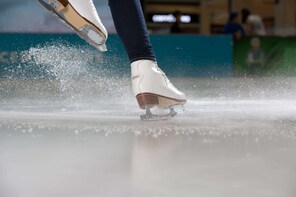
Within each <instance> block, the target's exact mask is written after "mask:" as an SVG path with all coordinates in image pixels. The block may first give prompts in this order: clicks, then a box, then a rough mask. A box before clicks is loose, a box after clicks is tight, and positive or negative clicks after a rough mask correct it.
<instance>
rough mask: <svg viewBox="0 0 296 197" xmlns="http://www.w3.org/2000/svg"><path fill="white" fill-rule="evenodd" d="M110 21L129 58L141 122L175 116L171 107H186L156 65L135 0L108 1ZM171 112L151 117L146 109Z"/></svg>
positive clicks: (138, 4) (184, 99) (180, 95)
mask: <svg viewBox="0 0 296 197" xmlns="http://www.w3.org/2000/svg"><path fill="white" fill-rule="evenodd" d="M109 5H110V9H111V12H112V16H113V21H114V24H115V27H116V30H117V33H118V35H119V37H120V38H121V40H122V42H123V44H124V46H125V49H126V52H127V54H128V56H129V59H130V62H131V68H132V84H133V90H134V94H135V96H136V98H137V101H138V104H139V106H140V108H141V109H146V115H145V116H142V117H141V118H142V119H145V120H146V119H154V118H156V119H166V118H169V117H172V116H175V115H176V113H175V112H174V110H173V109H172V107H173V106H175V105H182V104H185V103H186V97H185V95H184V94H183V93H182V92H180V91H179V90H178V89H177V88H175V87H174V85H173V84H172V83H171V82H170V81H169V80H168V78H167V77H166V76H165V74H164V73H163V72H162V71H161V69H160V68H159V67H158V66H157V64H156V58H155V55H154V51H153V49H152V46H151V43H150V40H149V35H148V31H147V27H146V23H145V20H144V15H143V11H142V8H141V4H140V1H139V0H109ZM154 106H158V107H159V108H171V110H170V113H169V114H168V115H167V116H154V115H153V114H151V113H150V108H152V107H154Z"/></svg>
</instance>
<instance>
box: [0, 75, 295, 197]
mask: <svg viewBox="0 0 296 197" xmlns="http://www.w3.org/2000/svg"><path fill="white" fill-rule="evenodd" d="M63 79H64V78H63ZM172 82H173V83H174V84H175V85H176V86H177V87H179V88H180V89H182V90H183V91H184V92H185V93H186V95H187V96H188V104H187V106H186V111H185V112H182V110H179V112H180V113H179V116H178V117H176V118H174V119H172V120H169V121H159V122H142V121H140V119H139V115H140V114H141V113H142V111H141V110H139V109H138V107H137V103H136V101H135V99H134V97H133V95H132V91H131V87H130V79H129V78H125V77H123V78H104V77H103V78H102V77H91V78H89V79H84V80H78V79H75V80H74V79H68V78H66V79H65V80H64V81H63V80H58V81H55V80H53V81H50V80H45V79H42V80H41V79H36V80H32V79H31V80H28V79H23V80H22V79H6V80H4V79H3V80H1V82H0V83H1V86H0V93H1V101H0V102H1V103H0V104H1V105H0V196H1V197H52V196H55V197H98V196H106V197H109V196H110V197H117V196H126V197H131V196H135V197H138V196H141V197H146V196H147V197H174V196H176V197H177V196H186V197H196V196H201V197H237V196H239V197H250V196H256V197H279V196H280V197H295V196H296V187H295V182H296V158H295V155H296V135H295V134H296V128H295V126H296V101H295V98H296V87H295V86H294V84H295V82H296V79H293V78H291V79H289V78H245V79H241V78H228V79H215V78H213V79H185V78H181V79H172Z"/></svg>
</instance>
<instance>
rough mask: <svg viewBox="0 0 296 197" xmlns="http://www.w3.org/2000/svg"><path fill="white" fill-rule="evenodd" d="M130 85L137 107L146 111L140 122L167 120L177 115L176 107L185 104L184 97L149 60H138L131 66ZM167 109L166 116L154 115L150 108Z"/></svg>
mask: <svg viewBox="0 0 296 197" xmlns="http://www.w3.org/2000/svg"><path fill="white" fill-rule="evenodd" d="M131 69H132V85H133V90H134V94H135V96H136V99H137V101H138V104H139V107H140V108H141V109H145V110H146V114H145V115H142V116H141V120H160V119H169V118H171V117H174V116H175V115H177V113H176V112H175V110H174V106H176V105H184V104H185V103H186V97H185V95H184V94H183V93H182V92H180V91H179V90H178V89H177V88H175V86H174V85H173V84H172V83H171V82H170V80H169V79H168V78H167V77H166V75H165V73H164V72H162V70H161V69H160V68H159V67H158V66H157V63H156V62H154V61H151V60H138V61H135V62H133V63H132V64H131ZM153 107H157V108H161V109H169V110H170V112H169V113H168V114H163V115H155V114H152V113H151V110H150V109H151V108H153Z"/></svg>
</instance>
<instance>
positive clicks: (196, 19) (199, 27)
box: [0, 0, 296, 36]
mask: <svg viewBox="0 0 296 197" xmlns="http://www.w3.org/2000/svg"><path fill="white" fill-rule="evenodd" d="M141 2H142V7H143V10H144V13H145V17H146V20H147V25H148V28H149V30H150V31H151V33H171V28H172V26H173V25H174V23H176V22H177V21H178V19H176V18H178V15H180V32H182V33H197V34H218V33H223V29H224V26H225V24H226V23H227V21H228V19H229V13H230V12H233V11H237V12H238V13H240V11H241V10H242V9H243V8H247V9H249V10H250V11H251V13H254V14H256V15H259V16H261V17H262V20H263V23H264V25H265V28H266V31H267V34H268V35H280V36H285V35H295V34H296V2H295V0H141ZM94 3H95V5H96V7H97V9H98V12H99V15H100V17H101V18H102V20H103V22H104V24H105V25H106V27H107V29H108V30H109V32H110V33H114V32H115V29H114V25H113V22H112V17H111V13H110V10H109V7H108V0H94ZM0 13H1V16H0V32H57V33H59V32H70V30H69V28H67V27H65V26H64V25H62V24H60V23H59V21H57V20H56V19H55V18H53V17H52V16H50V14H49V13H48V12H47V11H46V10H45V9H44V8H42V7H41V6H40V5H39V3H38V2H37V0H22V1H17V0H1V1H0ZM239 17H241V16H239ZM20 19H21V20H20Z"/></svg>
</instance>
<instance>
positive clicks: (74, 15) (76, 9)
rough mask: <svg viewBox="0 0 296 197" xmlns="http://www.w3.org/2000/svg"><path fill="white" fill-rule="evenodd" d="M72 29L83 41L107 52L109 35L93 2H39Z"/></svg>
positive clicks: (89, 0)
mask: <svg viewBox="0 0 296 197" xmlns="http://www.w3.org/2000/svg"><path fill="white" fill-rule="evenodd" d="M38 1H39V2H40V3H41V4H42V5H43V6H44V7H45V8H46V9H48V10H49V11H50V12H52V13H53V14H54V15H56V16H57V17H58V18H59V19H60V20H62V21H63V22H65V23H66V24H67V25H68V26H69V27H71V28H72V29H73V30H74V31H75V32H76V33H77V34H78V35H79V36H80V37H81V38H82V39H84V40H85V41H87V42H88V43H89V44H90V45H92V46H94V47H96V48H97V49H99V50H100V51H107V48H106V45H105V42H106V40H107V37H108V33H107V31H106V29H105V27H104V25H103V24H102V22H101V20H100V18H99V16H98V13H97V11H96V8H95V6H94V4H93V1H92V0H38Z"/></svg>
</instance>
